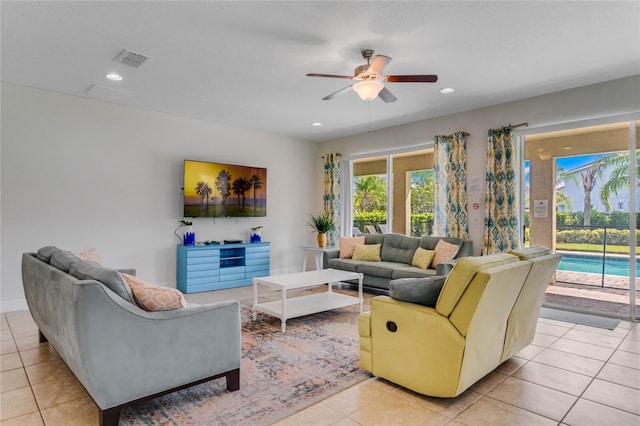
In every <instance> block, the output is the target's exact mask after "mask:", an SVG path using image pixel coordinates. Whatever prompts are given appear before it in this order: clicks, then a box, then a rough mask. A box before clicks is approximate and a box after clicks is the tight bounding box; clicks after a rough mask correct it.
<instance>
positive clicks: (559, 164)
mask: <svg viewBox="0 0 640 426" xmlns="http://www.w3.org/2000/svg"><path fill="white" fill-rule="evenodd" d="M601 156H602V155H601V154H600V155H578V156H575V157H563V158H557V159H556V169H557V170H560V169H562V170H564V171H569V170H572V169H575V168H576V167H580V166H584V165H585V164H588V163H591V162H592V161H594V160H596V159H598V158H600V157H601ZM524 183H525V185H529V162H528V161H525V167H524Z"/></svg>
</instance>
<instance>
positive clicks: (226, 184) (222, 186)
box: [216, 170, 231, 212]
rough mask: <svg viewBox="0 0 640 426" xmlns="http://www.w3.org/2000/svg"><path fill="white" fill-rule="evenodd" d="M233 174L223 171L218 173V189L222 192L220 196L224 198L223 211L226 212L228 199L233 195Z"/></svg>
mask: <svg viewBox="0 0 640 426" xmlns="http://www.w3.org/2000/svg"><path fill="white" fill-rule="evenodd" d="M230 182H231V174H230V173H229V172H228V171H226V170H221V171H220V173H218V177H217V178H216V189H217V190H218V191H219V192H220V196H222V210H223V212H226V210H227V197H228V196H229V195H231V192H230V189H231V185H230Z"/></svg>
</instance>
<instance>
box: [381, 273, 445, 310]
mask: <svg viewBox="0 0 640 426" xmlns="http://www.w3.org/2000/svg"><path fill="white" fill-rule="evenodd" d="M444 280H445V277H433V278H402V279H399V280H391V281H390V282H389V296H391V297H392V298H393V299H396V300H402V301H404V302H411V303H418V304H420V305H424V306H431V307H434V306H436V302H437V300H438V296H439V295H440V290H442V286H443V285H444Z"/></svg>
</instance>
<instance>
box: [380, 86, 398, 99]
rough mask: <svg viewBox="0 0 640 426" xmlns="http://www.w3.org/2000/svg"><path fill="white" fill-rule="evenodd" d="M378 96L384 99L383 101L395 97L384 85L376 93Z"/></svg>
mask: <svg viewBox="0 0 640 426" xmlns="http://www.w3.org/2000/svg"><path fill="white" fill-rule="evenodd" d="M378 97H379V98H380V99H382V100H383V101H385V103H390V102H393V101H395V100H396V99H397V98H396V97H395V96H393V93H391V92H390V91H389V90H388V89H387V88H386V87H383V88H382V90H381V91H380V93H378Z"/></svg>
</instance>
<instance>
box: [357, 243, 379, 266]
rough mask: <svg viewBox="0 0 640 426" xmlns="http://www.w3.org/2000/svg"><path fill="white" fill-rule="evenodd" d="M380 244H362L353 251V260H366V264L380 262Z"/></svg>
mask: <svg viewBox="0 0 640 426" xmlns="http://www.w3.org/2000/svg"><path fill="white" fill-rule="evenodd" d="M381 247H382V245H381V244H362V245H358V246H355V247H354V249H353V260H366V261H367V262H380V261H381V260H382V259H380V248H381Z"/></svg>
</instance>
